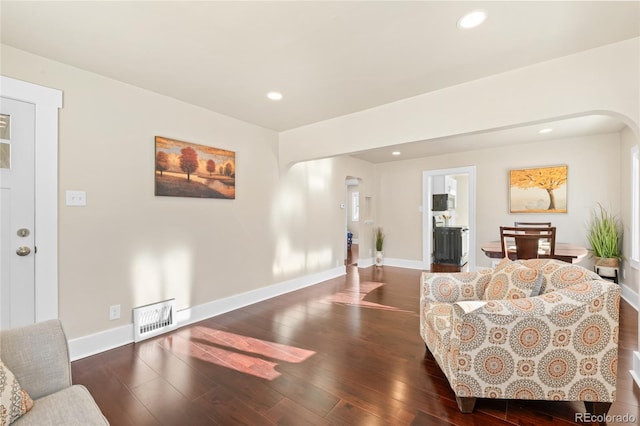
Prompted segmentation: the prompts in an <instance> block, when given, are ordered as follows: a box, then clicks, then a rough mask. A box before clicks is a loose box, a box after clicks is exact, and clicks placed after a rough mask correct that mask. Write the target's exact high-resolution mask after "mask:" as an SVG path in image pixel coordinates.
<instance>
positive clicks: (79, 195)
mask: <svg viewBox="0 0 640 426" xmlns="http://www.w3.org/2000/svg"><path fill="white" fill-rule="evenodd" d="M66 195H67V206H86V205H87V193H86V192H85V191H67V192H66Z"/></svg>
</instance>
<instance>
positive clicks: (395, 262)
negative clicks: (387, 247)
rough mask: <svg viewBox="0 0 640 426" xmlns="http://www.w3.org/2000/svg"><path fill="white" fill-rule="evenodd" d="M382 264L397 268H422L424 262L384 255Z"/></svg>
mask: <svg viewBox="0 0 640 426" xmlns="http://www.w3.org/2000/svg"><path fill="white" fill-rule="evenodd" d="M383 264H384V265H388V266H397V267H398V268H407V269H420V270H423V269H424V263H423V262H422V261H421V260H406V259H394V258H392V257H385V258H384V260H383Z"/></svg>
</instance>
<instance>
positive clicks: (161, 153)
mask: <svg viewBox="0 0 640 426" xmlns="http://www.w3.org/2000/svg"><path fill="white" fill-rule="evenodd" d="M155 154H156V157H155V195H156V196H165V197H193V198H222V199H228V200H234V199H235V198H236V153H235V152H234V151H228V150H225V149H221V148H214V147H210V146H205V145H198V144H194V143H191V142H184V141H179V140H176V139H170V138H165V137H162V136H156V137H155Z"/></svg>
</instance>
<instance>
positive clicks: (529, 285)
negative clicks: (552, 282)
mask: <svg viewBox="0 0 640 426" xmlns="http://www.w3.org/2000/svg"><path fill="white" fill-rule="evenodd" d="M542 279H543V274H542V271H541V270H540V269H534V268H528V267H526V266H524V265H521V264H518V263H515V262H512V261H509V260H506V261H502V262H500V264H499V265H498V267H496V269H495V271H494V274H493V276H492V277H491V281H489V284H488V285H487V287H486V288H485V290H484V296H483V299H484V300H499V299H522V298H525V297H533V296H537V295H538V294H539V293H540V287H541V286H542Z"/></svg>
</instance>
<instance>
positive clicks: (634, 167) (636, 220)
mask: <svg viewBox="0 0 640 426" xmlns="http://www.w3.org/2000/svg"><path fill="white" fill-rule="evenodd" d="M629 264H630V265H631V267H632V268H633V269H640V147H638V145H635V146H633V147H632V148H631V256H630V259H629Z"/></svg>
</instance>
